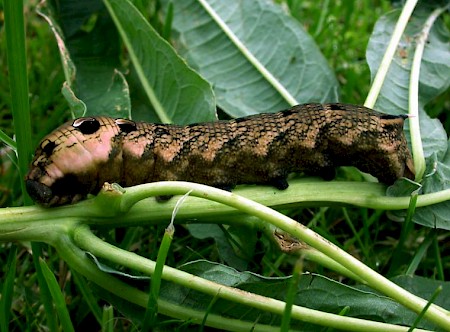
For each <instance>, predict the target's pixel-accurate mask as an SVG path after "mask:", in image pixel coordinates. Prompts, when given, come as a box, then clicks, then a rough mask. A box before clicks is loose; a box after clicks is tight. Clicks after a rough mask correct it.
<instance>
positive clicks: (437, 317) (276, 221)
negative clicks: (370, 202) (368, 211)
mask: <svg viewBox="0 0 450 332" xmlns="http://www.w3.org/2000/svg"><path fill="white" fill-rule="evenodd" d="M160 184H161V182H160ZM166 184H169V182H166ZM183 187H184V188H183ZM148 189H150V190H148ZM153 189H154V187H153V186H151V185H141V186H135V187H132V188H129V189H128V191H127V195H124V197H123V199H122V211H126V210H127V209H128V208H129V207H131V206H132V205H133V204H134V203H136V199H143V198H144V197H146V195H147V196H148V195H149V194H150V195H153V194H154V192H152V191H153ZM161 189H162V190H161V192H162V194H163V195H164V194H173V193H178V194H184V193H186V192H187V191H189V190H192V196H196V197H204V198H207V199H209V200H214V201H216V202H219V203H222V204H226V205H229V206H231V207H234V208H236V209H238V210H240V211H242V212H245V213H247V214H250V215H253V216H256V217H258V218H260V219H262V220H265V221H266V222H269V223H271V224H272V225H274V226H276V227H278V228H280V229H282V230H283V231H285V232H288V233H289V234H291V235H293V236H295V237H297V238H298V239H300V240H302V241H304V242H306V243H307V244H308V245H310V246H312V247H314V248H315V249H317V250H319V251H321V252H322V253H324V254H325V255H327V256H328V257H330V258H332V259H333V260H335V261H336V262H338V263H339V264H341V265H343V266H344V267H346V268H347V269H349V270H351V271H353V272H354V273H355V274H356V275H358V276H359V277H360V278H362V279H363V280H365V281H366V282H367V284H368V285H369V286H370V287H372V288H374V289H376V290H378V291H380V292H382V293H384V294H386V295H387V296H389V297H391V298H392V299H395V300H396V301H397V302H399V303H401V304H402V305H404V306H405V307H407V308H409V309H411V310H413V311H415V312H417V313H419V312H421V310H422V309H423V307H424V306H425V305H426V301H424V300H423V299H421V298H419V297H417V296H415V295H413V294H411V293H409V292H407V291H406V290H404V289H403V288H401V287H399V286H397V285H396V284H394V283H393V282H391V281H389V280H388V279H386V278H384V277H383V276H381V275H379V274H378V273H376V272H375V271H373V270H372V269H370V268H369V267H367V266H365V265H364V264H363V263H361V262H360V261H358V260H357V259H355V258H354V257H353V256H351V255H350V254H348V253H346V252H344V251H343V250H341V249H340V248H339V247H337V246H336V245H334V244H332V243H330V242H329V241H327V240H325V239H323V238H322V237H320V236H318V235H317V234H316V233H315V232H313V231H312V230H310V229H308V228H306V227H305V226H303V225H302V224H299V223H297V222H296V221H294V220H292V219H291V218H289V217H287V216H285V215H283V214H281V213H279V212H276V211H274V210H272V209H270V208H268V207H266V206H263V205H261V204H258V203H256V202H254V201H251V200H249V199H246V198H244V197H241V196H238V195H236V194H233V193H230V192H225V191H223V190H219V189H216V188H211V187H207V186H204V185H200V184H192V183H187V182H176V183H173V185H167V186H164V189H163V188H161ZM165 190H167V192H166V191H165ZM149 191H150V192H149ZM129 194H131V195H129ZM160 194H161V193H160ZM443 313H447V311H445V310H444V309H442V308H439V307H437V306H431V307H430V308H429V310H428V311H427V313H426V318H427V319H430V320H431V321H433V322H434V323H436V324H437V325H439V326H450V315H448V316H446V315H443Z"/></svg>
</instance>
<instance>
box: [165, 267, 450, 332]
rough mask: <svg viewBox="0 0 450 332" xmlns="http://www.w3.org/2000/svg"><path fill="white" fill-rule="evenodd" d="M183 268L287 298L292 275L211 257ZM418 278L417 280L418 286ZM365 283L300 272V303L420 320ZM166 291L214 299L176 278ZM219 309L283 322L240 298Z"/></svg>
mask: <svg viewBox="0 0 450 332" xmlns="http://www.w3.org/2000/svg"><path fill="white" fill-rule="evenodd" d="M180 269H181V270H183V271H186V272H189V273H192V274H194V275H197V276H200V277H203V278H205V279H208V280H211V281H214V282H217V283H220V284H222V285H226V286H230V287H237V288H239V289H242V290H245V291H249V292H253V293H256V294H260V295H264V296H268V297H271V298H275V299H279V300H284V298H285V296H286V291H287V288H288V285H289V280H290V277H285V278H278V277H276V278H268V277H262V276H260V275H256V274H254V273H250V272H238V271H236V270H234V269H232V268H230V267H227V266H224V265H221V264H217V263H211V262H208V261H196V262H192V263H188V264H185V265H183V266H181V267H180ZM417 282H419V283H420V280H417ZM417 282H414V283H412V284H413V285H415V286H416V287H418V286H419V284H418V283H417ZM437 284H441V285H443V286H444V291H443V294H442V297H441V299H440V301H439V304H441V305H444V307H445V306H446V305H447V306H448V305H449V303H448V301H447V300H446V298H445V297H446V296H447V297H448V293H449V292H450V286H448V285H447V284H448V283H437ZM362 288H363V290H359V289H357V288H354V287H349V286H346V285H344V284H341V283H339V282H336V281H334V280H331V279H328V278H326V277H323V276H320V275H317V274H310V273H305V274H303V275H301V277H300V281H299V284H298V289H297V296H296V298H295V301H294V303H295V304H296V305H299V306H302V307H307V308H310V309H315V310H321V311H324V312H330V313H334V314H338V313H339V312H341V310H343V309H344V308H345V307H347V306H348V307H349V311H348V312H347V316H350V317H357V318H364V319H370V320H375V321H380V322H385V323H391V324H403V325H411V324H412V323H413V322H414V320H415V318H416V314H415V313H413V312H411V311H409V310H408V309H406V308H405V307H403V306H402V305H400V304H398V303H396V302H395V301H392V300H391V299H389V298H386V297H385V296H382V295H379V294H376V293H374V292H373V291H371V290H369V289H367V288H366V287H362ZM430 289H431V287H426V288H425V289H424V288H423V287H422V288H421V289H420V290H419V291H418V292H417V295H422V296H424V295H426V294H427V293H424V292H423V290H426V291H429V290H430ZM433 290H434V289H433ZM161 294H164V298H165V299H166V300H170V301H173V302H175V303H183V304H184V305H187V306H189V307H192V308H196V309H206V307H207V306H208V305H209V303H210V302H211V300H212V297H211V296H209V295H205V294H202V293H199V292H196V291H192V290H187V289H184V288H183V287H181V286H178V285H175V284H172V283H165V284H164V285H163V288H162V289H161ZM438 300H439V299H438ZM213 312H214V313H220V314H224V313H226V315H227V317H232V318H236V319H241V320H245V321H258V323H261V324H273V325H275V324H277V325H279V324H280V322H281V318H280V317H279V316H277V315H271V314H269V313H264V314H262V313H261V312H260V311H258V310H256V309H252V308H249V307H247V306H245V305H243V304H239V303H230V302H229V301H226V300H223V299H219V300H217V301H216V302H215V303H214V307H213ZM419 327H421V328H434V326H433V325H432V324H430V323H429V322H426V321H422V322H421V323H420V324H419ZM291 328H301V330H302V331H317V328H318V327H317V326H314V325H311V324H305V323H302V322H298V321H292V322H291Z"/></svg>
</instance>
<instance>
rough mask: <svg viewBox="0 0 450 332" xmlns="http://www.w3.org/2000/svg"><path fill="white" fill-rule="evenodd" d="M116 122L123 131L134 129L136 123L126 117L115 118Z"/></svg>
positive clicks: (127, 131)
mask: <svg viewBox="0 0 450 332" xmlns="http://www.w3.org/2000/svg"><path fill="white" fill-rule="evenodd" d="M116 124H117V125H118V126H119V128H120V131H122V132H123V133H127V134H128V133H131V132H132V131H135V130H136V123H135V122H134V121H131V120H127V119H116Z"/></svg>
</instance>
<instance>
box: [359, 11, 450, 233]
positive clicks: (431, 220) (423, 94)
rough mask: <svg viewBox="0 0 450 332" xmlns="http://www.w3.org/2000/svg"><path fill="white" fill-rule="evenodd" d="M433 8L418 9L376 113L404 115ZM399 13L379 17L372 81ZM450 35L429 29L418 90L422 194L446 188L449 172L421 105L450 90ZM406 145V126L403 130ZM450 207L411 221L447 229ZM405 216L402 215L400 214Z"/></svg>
mask: <svg viewBox="0 0 450 332" xmlns="http://www.w3.org/2000/svg"><path fill="white" fill-rule="evenodd" d="M433 9H434V7H433V6H428V5H423V6H421V7H419V8H417V9H416V11H415V12H414V14H413V17H412V19H411V20H410V22H409V24H408V26H407V28H406V31H405V34H404V36H403V38H402V40H401V43H400V46H399V49H398V50H397V53H396V57H395V58H394V61H393V63H392V65H391V68H390V69H389V72H388V74H387V78H386V80H385V82H384V85H383V88H382V90H381V93H380V96H379V99H378V100H377V103H376V108H377V109H379V110H381V111H383V112H386V113H391V114H402V113H403V114H406V113H408V90H409V76H410V72H411V61H412V57H413V53H414V49H415V38H416V36H417V35H418V34H419V33H420V31H421V30H422V28H423V25H424V23H425V20H426V19H427V18H428V16H429V15H430V14H431V12H432V11H433ZM398 16H399V11H398V10H396V11H393V12H391V13H388V14H387V15H385V16H383V17H381V18H380V19H379V20H378V22H377V24H376V25H375V28H374V32H373V35H372V37H371V38H370V41H369V45H368V48H367V61H368V63H369V66H370V69H371V72H372V76H373V75H375V73H376V70H377V69H378V66H379V63H380V61H381V57H382V56H383V53H384V50H385V48H386V45H387V43H388V41H389V38H390V35H391V32H392V29H393V28H394V25H395V24H396V22H397V19H398ZM449 39H450V33H449V31H448V30H447V28H446V27H445V25H444V24H443V22H442V21H441V20H437V21H436V23H435V25H434V26H433V28H432V29H431V32H430V35H429V38H428V43H427V44H426V47H425V53H424V58H423V60H422V65H421V72H420V87H419V107H420V113H419V116H420V127H421V128H420V131H421V136H422V141H423V147H424V153H425V157H426V158H427V165H428V166H427V171H426V173H425V177H424V180H423V183H422V184H423V190H422V192H423V193H430V192H438V191H440V190H443V189H447V188H449V187H450V186H449V183H450V169H449V167H448V162H449V161H450V157H449V156H448V154H449V152H448V143H449V142H448V140H447V134H446V133H445V130H444V128H443V126H442V124H441V122H440V121H439V120H438V119H431V118H430V117H429V116H428V115H427V114H426V113H425V111H424V105H425V104H426V103H428V102H429V101H430V100H432V99H433V98H435V97H437V96H438V95H439V94H441V93H442V92H444V91H445V90H447V89H448V88H449V86H450V44H449V43H448V40H449ZM405 134H406V136H407V138H408V139H409V126H408V123H406V125H405ZM448 208H449V204H448V202H444V203H441V204H437V205H433V206H429V207H425V208H418V209H417V210H416V212H415V214H414V216H413V221H414V222H416V223H419V224H422V225H425V226H429V227H437V228H443V229H450V215H449V214H448V213H447V211H448ZM398 214H399V215H403V212H399V213H398Z"/></svg>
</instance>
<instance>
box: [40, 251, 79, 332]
mask: <svg viewBox="0 0 450 332" xmlns="http://www.w3.org/2000/svg"><path fill="white" fill-rule="evenodd" d="M39 265H40V267H41V269H42V273H43V275H44V278H45V280H46V281H47V285H48V288H49V290H50V293H51V295H52V297H53V301H54V303H55V307H56V312H57V313H58V317H59V320H60V322H61V326H62V330H63V331H66V332H72V331H73V332H74V331H75V329H74V327H73V325H72V322H71V320H70V315H69V310H68V309H67V306H66V301H65V299H64V296H63V294H62V292H61V289H60V288H59V285H58V282H57V281H56V278H55V275H54V274H53V273H52V271H50V269H49V267H48V266H47V264H45V262H44V260H43V259H39Z"/></svg>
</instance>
